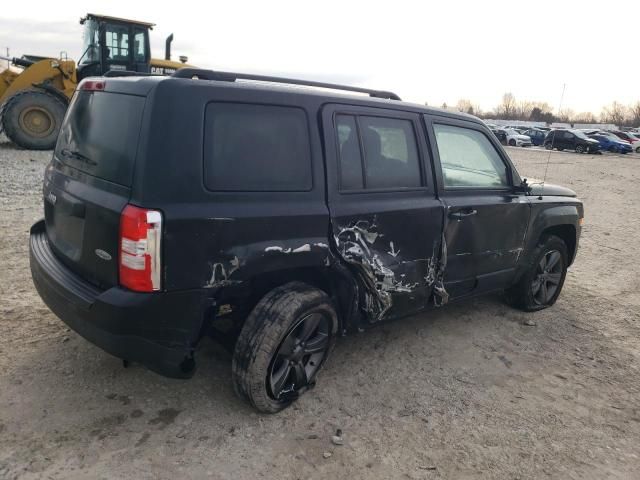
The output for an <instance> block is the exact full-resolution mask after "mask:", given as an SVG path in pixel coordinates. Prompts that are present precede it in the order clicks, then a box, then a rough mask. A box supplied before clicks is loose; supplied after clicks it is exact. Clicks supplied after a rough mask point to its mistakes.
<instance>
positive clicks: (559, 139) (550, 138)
mask: <svg viewBox="0 0 640 480" xmlns="http://www.w3.org/2000/svg"><path fill="white" fill-rule="evenodd" d="M544 148H546V149H547V150H553V149H554V148H557V149H558V150H559V151H562V150H565V149H566V150H575V152H576V153H596V152H599V151H600V142H598V141H597V140H594V139H593V138H589V137H587V135H586V134H585V133H584V132H583V131H581V130H565V129H557V130H551V131H550V132H549V133H547V136H546V137H545V139H544Z"/></svg>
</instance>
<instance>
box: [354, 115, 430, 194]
mask: <svg viewBox="0 0 640 480" xmlns="http://www.w3.org/2000/svg"><path fill="white" fill-rule="evenodd" d="M360 129H361V135H362V143H363V146H364V164H365V182H366V187H367V188H411V187H419V186H420V185H421V184H422V181H421V177H420V164H419V161H418V147H417V145H416V137H415V133H414V131H413V125H412V124H411V122H410V121H409V120H399V119H395V118H383V117H360Z"/></svg>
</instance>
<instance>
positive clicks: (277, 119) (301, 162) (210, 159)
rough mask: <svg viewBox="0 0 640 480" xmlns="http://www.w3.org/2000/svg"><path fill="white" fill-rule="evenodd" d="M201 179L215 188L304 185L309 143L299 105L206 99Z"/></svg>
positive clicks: (296, 188) (307, 185)
mask: <svg viewBox="0 0 640 480" xmlns="http://www.w3.org/2000/svg"><path fill="white" fill-rule="evenodd" d="M205 129H206V131H205V144H204V147H205V152H204V174H205V185H206V187H207V188H208V189H210V190H214V191H263V192H264V191H267V192H268V191H282V192H294V191H308V190H311V187H312V174H311V149H310V145H309V130H308V124H307V116H306V114H305V112H304V110H302V109H299V108H292V107H279V106H271V105H251V104H239V103H211V104H209V105H208V106H207V111H206V119H205Z"/></svg>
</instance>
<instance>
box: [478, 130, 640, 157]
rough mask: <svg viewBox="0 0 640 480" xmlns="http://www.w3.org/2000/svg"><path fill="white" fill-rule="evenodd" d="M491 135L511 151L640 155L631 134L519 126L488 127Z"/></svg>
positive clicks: (639, 141) (637, 140)
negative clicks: (533, 148) (542, 149)
mask: <svg viewBox="0 0 640 480" xmlns="http://www.w3.org/2000/svg"><path fill="white" fill-rule="evenodd" d="M489 128H490V129H491V131H492V132H493V134H494V135H495V136H496V137H497V138H498V140H500V143H502V145H509V146H512V147H528V146H531V145H535V146H544V147H545V148H546V149H547V150H553V149H554V148H555V149H557V150H559V151H562V150H574V151H575V152H577V153H595V152H599V151H601V150H602V151H607V152H615V153H631V152H636V153H640V137H638V136H637V135H636V134H635V132H633V131H622V130H611V131H609V130H599V129H596V128H594V129H570V128H557V129H553V130H552V129H550V128H548V127H533V128H523V127H518V126H512V127H510V126H507V127H499V126H497V125H489Z"/></svg>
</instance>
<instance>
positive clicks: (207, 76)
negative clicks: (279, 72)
mask: <svg viewBox="0 0 640 480" xmlns="http://www.w3.org/2000/svg"><path fill="white" fill-rule="evenodd" d="M171 76H172V77H174V78H198V79H201V80H217V81H221V82H235V81H236V80H255V81H259V82H272V83H286V84H289V85H304V86H307V87H319V88H329V89H332V90H345V91H348V92H358V93H367V94H369V96H370V97H375V98H386V99H389V100H400V97H399V96H398V95H396V94H395V93H393V92H386V91H384V90H371V89H369V88H361V87H352V86H349V85H338V84H336V83H325V82H314V81H313V80H300V79H296V78H284V77H271V76H268V75H253V74H251V73H235V72H218V71H215V70H204V69H200V68H181V69H179V70H176V71H175V72H174V73H173V74H172V75H171Z"/></svg>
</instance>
